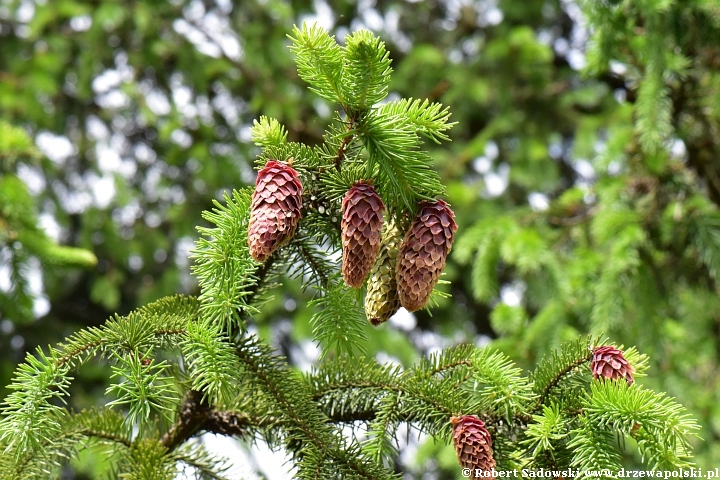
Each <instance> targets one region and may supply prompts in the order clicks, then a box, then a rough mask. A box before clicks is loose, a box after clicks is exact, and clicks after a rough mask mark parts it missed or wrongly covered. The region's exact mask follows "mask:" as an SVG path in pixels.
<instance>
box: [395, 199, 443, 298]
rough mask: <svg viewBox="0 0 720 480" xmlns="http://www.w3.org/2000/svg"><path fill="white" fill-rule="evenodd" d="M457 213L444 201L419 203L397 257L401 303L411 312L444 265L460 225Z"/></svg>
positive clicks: (434, 281)
mask: <svg viewBox="0 0 720 480" xmlns="http://www.w3.org/2000/svg"><path fill="white" fill-rule="evenodd" d="M454 217H455V214H454V213H453V211H452V210H450V207H448V205H447V203H445V202H444V201H442V200H437V201H434V202H428V201H423V202H421V203H420V208H419V210H418V214H417V216H416V217H415V220H413V223H412V225H411V226H410V230H409V231H408V232H407V234H406V235H405V238H404V239H403V242H402V244H401V245H400V252H399V256H398V265H397V275H396V278H397V285H398V294H399V296H400V303H401V304H402V306H403V307H405V308H407V309H408V310H409V311H411V312H414V311H415V310H420V309H421V308H422V307H424V306H425V304H426V303H427V302H428V300H430V293H432V289H433V287H435V284H436V283H437V281H438V280H439V279H440V274H441V273H442V271H443V269H444V268H445V261H446V260H447V255H448V253H450V249H451V248H452V243H453V236H454V235H455V231H456V230H457V224H456V223H455V220H453V218H454Z"/></svg>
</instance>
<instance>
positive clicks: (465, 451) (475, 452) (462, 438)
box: [450, 415, 495, 477]
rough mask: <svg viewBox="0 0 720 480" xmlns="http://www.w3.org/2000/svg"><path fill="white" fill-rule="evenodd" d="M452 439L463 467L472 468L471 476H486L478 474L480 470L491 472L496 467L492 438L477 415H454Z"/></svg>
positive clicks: (452, 419)
mask: <svg viewBox="0 0 720 480" xmlns="http://www.w3.org/2000/svg"><path fill="white" fill-rule="evenodd" d="M450 423H452V425H453V431H452V439H453V445H454V446H455V453H457V457H458V461H459V462H460V466H462V468H469V469H471V477H481V476H482V477H486V476H489V474H488V475H477V473H479V472H478V470H480V471H482V472H491V471H492V470H493V469H494V468H495V459H494V458H493V451H492V438H491V437H490V432H488V431H487V429H486V428H485V423H483V421H482V420H480V419H479V418H478V417H477V416H475V415H463V416H461V417H452V418H451V419H450Z"/></svg>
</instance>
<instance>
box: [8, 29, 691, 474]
mask: <svg viewBox="0 0 720 480" xmlns="http://www.w3.org/2000/svg"><path fill="white" fill-rule="evenodd" d="M291 40H292V47H291V48H292V50H293V52H294V53H295V55H296V57H297V64H298V72H299V74H300V76H301V77H302V78H303V79H304V80H305V81H307V82H308V84H309V85H310V88H311V90H312V91H313V92H315V93H316V94H318V95H319V96H321V97H323V98H324V99H326V100H328V101H330V102H333V103H335V104H339V105H340V106H341V107H342V110H341V113H338V115H337V118H336V121H335V122H334V124H333V126H331V127H330V129H329V130H328V131H327V133H326V135H325V137H324V143H322V144H321V145H317V146H309V145H304V144H302V143H294V142H288V141H287V134H286V132H285V130H284V128H283V127H282V126H281V125H280V124H279V122H277V121H276V120H274V119H270V118H266V117H261V118H260V120H259V121H258V122H256V124H255V126H254V128H253V131H252V138H253V141H254V142H255V143H256V144H257V145H258V146H259V147H261V149H262V152H261V153H260V155H259V157H258V165H259V166H263V165H265V163H266V162H267V161H268V160H270V159H276V160H281V161H292V166H293V168H294V169H296V170H297V172H298V173H299V175H300V178H301V179H302V181H303V185H304V193H303V199H304V201H303V211H302V219H301V220H300V223H299V225H298V228H297V231H296V233H295V235H294V237H293V238H292V240H291V241H290V242H289V243H288V244H287V245H285V246H283V247H282V248H281V249H280V250H278V251H277V252H275V253H274V254H273V255H272V256H271V257H270V258H269V259H268V260H267V261H266V262H265V263H263V264H260V263H257V262H255V261H254V260H253V259H252V258H251V256H250V253H249V248H248V240H247V232H248V218H249V209H250V196H251V191H250V190H248V189H243V190H239V191H234V192H232V193H231V194H228V195H226V196H225V198H224V202H223V203H220V202H216V207H215V209H214V210H212V211H209V212H206V213H205V214H204V218H205V220H207V221H208V222H209V223H210V224H212V226H210V227H201V228H199V231H200V233H201V235H202V237H201V238H200V240H199V241H198V242H197V246H196V249H195V251H194V253H193V257H194V260H195V264H194V267H193V271H194V273H195V275H196V277H197V279H198V281H199V284H200V288H201V294H200V296H199V297H198V298H190V297H182V296H173V297H167V298H164V299H161V300H159V301H157V302H155V303H152V304H150V305H148V306H145V307H143V308H140V309H138V310H135V311H134V312H132V313H130V314H129V315H127V316H124V317H119V316H116V317H114V318H111V319H109V320H108V321H107V322H106V323H105V324H104V325H103V326H101V327H99V328H89V329H85V330H82V331H80V332H78V333H76V334H75V335H73V336H71V337H69V338H68V339H66V340H65V342H63V343H61V344H59V345H56V346H53V347H49V348H48V349H46V350H38V351H37V352H36V354H35V355H28V357H27V359H26V362H25V363H24V364H22V365H20V367H19V368H18V370H17V373H16V376H15V380H14V382H13V383H12V385H11V386H10V388H11V389H12V390H13V393H11V394H10V395H9V396H8V397H7V398H6V399H5V404H4V406H3V409H2V413H3V416H2V419H1V420H0V447H2V457H1V458H0V476H2V477H3V478H48V476H52V475H54V474H55V472H56V470H57V468H58V466H59V465H61V464H62V462H63V461H64V460H65V459H66V458H67V457H69V456H70V457H72V456H75V455H78V452H79V451H81V450H83V449H86V448H93V447H94V446H97V445H102V446H103V448H104V451H106V452H109V456H108V458H109V459H110V463H111V465H112V466H111V469H110V470H109V472H108V474H109V475H111V476H120V477H122V478H129V479H144V480H151V479H152V480H155V479H172V478H175V476H176V475H177V472H178V469H179V468H180V467H181V466H182V465H186V466H190V467H192V468H191V469H190V471H192V472H194V474H195V475H196V476H197V477H198V478H224V477H223V471H222V468H219V467H218V465H220V463H219V462H218V459H217V458H215V457H214V456H213V455H212V454H211V453H209V452H207V451H205V449H204V448H203V446H202V444H201V443H199V442H198V441H196V440H195V438H196V437H197V436H198V435H199V434H201V433H203V432H214V433H218V434H224V435H233V436H235V437H237V438H239V439H242V440H246V441H253V440H258V441H260V440H261V441H264V442H267V443H268V444H269V445H271V446H273V447H281V448H284V449H285V450H286V451H287V452H288V453H289V454H290V455H291V456H292V460H293V463H294V467H295V470H294V474H295V475H296V476H297V477H298V478H313V479H315V478H375V479H385V478H396V477H397V475H396V474H395V473H393V469H392V468H391V467H392V465H393V461H394V459H395V458H396V456H397V453H398V452H397V447H398V444H399V443H398V441H397V439H396V438H395V435H396V432H397V431H398V426H399V425H400V424H407V425H409V426H411V427H412V428H414V429H416V430H417V431H419V432H424V433H425V434H428V435H431V436H433V437H435V438H436V439H437V440H439V441H441V442H444V443H445V444H448V443H449V442H450V438H451V436H450V434H451V424H450V419H451V417H452V416H455V415H466V414H472V415H477V416H478V417H480V419H482V420H483V421H484V422H485V425H486V426H487V428H488V431H489V432H490V433H491V435H492V436H493V448H494V457H495V460H496V462H497V468H498V469H513V468H515V469H517V468H541V467H542V468H545V467H547V468H552V469H562V468H568V467H572V468H580V469H594V470H596V469H601V468H605V469H607V470H608V472H616V471H617V470H618V469H619V468H621V466H622V462H621V459H622V457H621V452H622V447H623V443H624V439H633V443H636V444H637V447H638V448H639V449H640V451H641V452H642V454H643V458H644V459H645V461H646V463H647V465H648V466H649V467H652V468H660V469H676V468H680V467H685V466H688V465H689V460H688V458H689V443H688V436H690V435H692V434H693V433H694V431H695V429H696V428H697V427H696V425H695V423H694V422H693V421H692V420H691V419H689V418H687V417H686V416H685V414H684V410H683V408H682V407H681V406H679V405H678V404H676V403H675V402H673V401H672V400H671V399H669V398H667V397H665V396H664V395H662V394H658V393H655V392H653V391H650V390H647V389H644V388H643V387H642V386H641V385H637V384H634V385H630V386H629V385H628V384H627V382H624V381H616V382H614V381H601V380H593V379H592V376H591V374H590V369H589V366H588V365H587V364H588V363H589V361H590V359H591V356H592V352H591V349H592V348H591V347H594V346H596V345H599V344H604V343H605V342H601V341H600V340H599V339H598V338H587V339H581V340H577V341H575V342H572V343H570V344H567V345H565V346H564V347H563V348H562V349H560V350H559V351H558V352H556V353H554V354H553V355H551V356H549V357H547V358H545V359H544V360H543V361H541V362H540V364H539V365H538V366H537V367H536V369H534V370H533V371H532V372H531V373H530V375H529V376H526V375H525V374H523V372H522V371H521V370H520V369H518V368H517V367H516V366H515V365H514V364H513V363H512V362H511V361H510V360H509V359H508V358H507V357H506V356H504V355H503V354H501V353H498V352H494V351H491V350H488V349H479V348H476V347H474V346H472V345H461V346H456V347H452V348H448V349H446V350H444V351H442V352H440V353H438V354H435V355H432V356H430V357H429V358H425V359H422V360H420V361H419V362H418V363H417V364H416V365H414V366H413V367H411V368H405V369H402V368H400V367H397V366H393V365H383V364H380V363H378V362H377V361H376V360H374V359H372V358H366V357H363V356H362V355H360V354H362V343H361V341H360V340H362V338H363V337H364V336H365V333H364V332H365V331H366V329H369V328H373V327H371V326H370V324H369V323H368V322H367V321H366V320H365V318H364V315H363V313H362V312H363V309H362V307H361V305H360V301H359V300H360V299H359V297H358V293H357V291H355V290H352V289H348V288H347V287H345V286H344V284H343V283H342V280H341V277H340V275H339V271H340V268H339V264H338V263H339V258H340V255H339V248H340V239H339V219H340V215H339V208H340V201H341V199H342V197H343V195H344V194H345V192H347V190H348V189H349V188H351V186H352V185H354V184H355V183H356V182H358V181H359V180H367V179H372V180H373V185H374V187H375V188H376V189H377V191H378V193H379V194H380V196H381V197H382V198H383V200H384V201H385V204H386V206H387V213H386V218H388V217H392V218H393V220H394V221H395V222H396V224H397V225H398V226H399V227H400V229H401V230H403V231H405V230H406V229H407V227H408V225H409V223H410V220H411V219H412V217H413V215H414V212H415V209H416V208H417V205H418V203H419V202H420V201H421V200H424V199H433V198H436V197H437V196H438V195H442V193H443V186H442V184H441V182H440V180H439V177H438V175H437V174H436V173H435V172H434V170H433V169H432V162H431V160H430V158H429V156H428V155H427V154H426V153H425V152H424V151H423V149H422V139H421V137H425V138H426V139H429V140H431V141H435V142H439V141H441V140H448V137H447V135H446V131H447V130H448V129H449V128H450V127H451V126H452V124H451V123H449V122H448V119H449V115H450V114H449V112H448V110H447V109H446V108H443V107H442V106H441V105H439V104H436V103H430V102H427V101H420V100H412V99H401V100H394V101H388V102H386V103H382V104H381V105H377V104H378V103H379V102H382V101H384V100H385V97H386V95H387V93H388V84H389V80H390V73H391V68H390V59H389V57H388V53H387V52H386V51H385V47H384V44H383V43H382V42H381V41H380V40H379V39H378V38H376V37H374V36H373V35H372V34H371V33H369V32H367V31H358V32H355V33H353V34H352V35H349V36H348V37H347V38H346V40H345V45H344V46H342V47H341V46H340V45H338V44H337V43H336V42H335V40H334V39H333V38H332V37H330V36H329V35H328V34H327V33H326V32H325V31H323V30H322V29H320V28H318V27H307V26H303V28H302V29H297V28H296V29H295V30H294V31H293V33H292V36H291ZM283 274H288V275H292V276H297V277H299V278H301V279H302V282H303V284H304V286H305V287H306V288H311V289H314V290H315V291H316V292H317V296H316V299H315V300H314V301H313V304H314V306H315V308H316V314H315V316H314V317H313V320H312V323H313V326H314V336H315V340H316V341H317V342H318V343H319V344H320V345H321V346H322V348H323V355H324V356H327V355H328V354H329V355H332V356H333V358H332V361H321V362H320V363H319V364H318V365H316V366H315V368H313V369H312V370H311V371H310V372H308V373H306V374H299V373H298V372H297V371H295V370H293V369H291V368H290V366H289V365H288V363H287V362H286V360H285V359H284V358H282V357H280V356H278V355H277V354H276V352H274V351H273V350H272V349H271V348H270V347H269V346H268V344H267V343H266V342H265V341H263V340H262V339H260V338H259V337H258V336H257V335H255V334H253V333H251V330H252V329H248V328H247V327H248V325H249V324H250V323H251V322H252V316H253V314H255V313H257V312H259V311H260V310H261V309H262V306H263V302H264V301H265V300H266V299H267V295H266V293H267V292H268V291H269V290H270V289H271V287H272V286H273V284H274V283H275V282H276V280H277V278H278V277H279V276H280V275H283ZM625 357H626V358H627V360H628V362H629V363H630V365H632V366H633V367H634V371H635V372H634V373H635V376H637V377H641V376H642V375H643V373H644V371H645V368H646V359H645V357H643V356H642V355H640V354H639V353H638V352H637V351H635V350H634V349H632V348H631V349H628V350H626V351H625ZM91 361H95V362H98V361H100V362H101V363H102V364H103V365H106V366H108V368H110V369H111V370H112V375H111V380H112V382H111V385H110V386H109V387H108V388H107V390H106V396H107V398H108V401H107V403H106V405H105V406H103V407H102V408H98V409H90V410H85V411H81V412H74V411H69V410H67V409H65V408H63V406H62V404H63V400H64V398H66V397H67V396H68V388H69V385H70V383H71V381H72V374H73V373H72V372H73V371H74V370H76V369H78V368H82V367H83V365H86V364H88V363H89V362H91ZM347 426H350V427H352V429H353V430H354V431H355V435H352V436H348V435H346V432H347V431H348V430H347V429H343V428H342V427H347ZM459 472H460V469H459V468H458V474H459Z"/></svg>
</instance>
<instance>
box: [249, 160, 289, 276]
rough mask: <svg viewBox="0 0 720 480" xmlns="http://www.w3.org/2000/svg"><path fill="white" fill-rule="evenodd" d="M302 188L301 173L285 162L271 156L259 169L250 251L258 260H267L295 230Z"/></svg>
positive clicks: (252, 213) (250, 224) (251, 209)
mask: <svg viewBox="0 0 720 480" xmlns="http://www.w3.org/2000/svg"><path fill="white" fill-rule="evenodd" d="M302 190H303V187H302V183H300V178H299V177H298V173H297V172H296V171H295V169H293V168H292V167H291V166H289V165H287V164H285V163H282V162H278V161H276V160H270V161H268V162H267V164H266V165H265V167H264V168H263V169H262V170H260V172H258V177H257V180H256V182H255V191H254V192H253V196H252V203H251V205H250V223H249V226H248V245H250V255H252V257H253V258H254V259H255V260H257V261H258V262H264V261H265V260H267V258H268V257H269V256H270V255H272V253H273V252H274V251H275V250H277V249H278V248H279V247H280V246H281V245H282V244H283V243H285V242H287V241H288V240H290V239H291V238H292V236H293V235H294V234H295V229H296V228H297V223H298V220H299V219H300V207H301V206H302Z"/></svg>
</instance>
